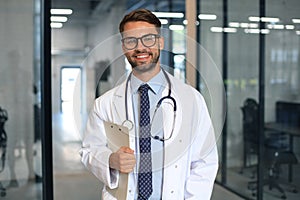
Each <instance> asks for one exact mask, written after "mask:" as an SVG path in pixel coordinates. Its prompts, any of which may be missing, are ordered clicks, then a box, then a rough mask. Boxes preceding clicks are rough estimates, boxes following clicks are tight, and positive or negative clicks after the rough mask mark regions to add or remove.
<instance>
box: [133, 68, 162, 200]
mask: <svg viewBox="0 0 300 200" xmlns="http://www.w3.org/2000/svg"><path fill="white" fill-rule="evenodd" d="M142 84H145V82H143V81H141V80H139V79H138V78H137V77H135V76H134V75H133V74H132V76H131V80H130V87H131V91H132V93H131V95H132V103H133V111H134V122H135V123H134V124H135V125H136V126H135V129H136V144H135V145H136V151H137V152H136V153H137V155H139V152H138V151H139V142H138V141H139V139H138V138H139V134H138V133H139V115H140V112H139V108H140V105H139V104H140V101H139V98H140V95H139V92H138V88H139V87H140V86H141V85H142ZM147 84H148V85H149V86H150V88H151V89H150V90H149V91H148V95H149V101H150V120H151V121H152V120H153V119H152V117H153V113H154V110H155V107H156V104H157V102H158V101H159V99H160V98H161V97H162V92H163V90H164V88H165V87H167V81H166V78H165V76H164V74H163V72H162V70H160V72H159V73H158V74H157V75H156V76H155V77H153V78H152V79H151V80H150V81H148V82H147ZM156 116H158V114H156ZM156 116H155V118H156ZM154 122H155V121H154ZM155 125H156V126H157V123H154V124H153V126H152V127H151V131H152V132H151V134H152V136H156V135H159V136H162V135H163V129H162V128H163V126H162V124H161V127H154V126H155ZM159 126H160V125H159ZM163 147H164V143H163V142H161V141H159V140H154V139H151V152H152V188H153V192H152V195H151V197H150V198H149V199H151V200H154V199H155V200H157V199H161V194H162V184H163V164H164V163H163V155H164V152H163V151H164V148H163ZM136 161H137V169H138V163H139V158H138V157H136ZM137 172H138V170H137ZM137 180H138V173H136V174H135V181H134V182H135V185H136V186H137V185H138V184H137ZM137 195H138V194H137V187H136V192H135V199H136V198H137Z"/></svg>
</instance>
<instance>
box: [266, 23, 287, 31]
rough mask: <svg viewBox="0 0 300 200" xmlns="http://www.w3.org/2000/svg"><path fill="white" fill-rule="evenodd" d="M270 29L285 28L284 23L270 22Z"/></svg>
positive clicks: (268, 26)
mask: <svg viewBox="0 0 300 200" xmlns="http://www.w3.org/2000/svg"><path fill="white" fill-rule="evenodd" d="M267 28H268V29H280V30H282V29H284V25H283V24H268V25H267Z"/></svg>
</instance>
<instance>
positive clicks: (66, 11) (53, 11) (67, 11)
mask: <svg viewBox="0 0 300 200" xmlns="http://www.w3.org/2000/svg"><path fill="white" fill-rule="evenodd" d="M50 13H51V14H52V15H71V14H72V13H73V10H72V9H51V10H50Z"/></svg>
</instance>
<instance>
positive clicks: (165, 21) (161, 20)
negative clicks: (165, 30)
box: [159, 19, 169, 24]
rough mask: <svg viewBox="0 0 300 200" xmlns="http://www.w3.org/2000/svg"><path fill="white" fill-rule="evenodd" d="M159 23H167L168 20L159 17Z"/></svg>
mask: <svg viewBox="0 0 300 200" xmlns="http://www.w3.org/2000/svg"><path fill="white" fill-rule="evenodd" d="M159 21H160V23H161V24H168V23H169V21H168V20H167V19H159Z"/></svg>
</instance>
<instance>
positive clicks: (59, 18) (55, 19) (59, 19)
mask: <svg viewBox="0 0 300 200" xmlns="http://www.w3.org/2000/svg"><path fill="white" fill-rule="evenodd" d="M50 20H51V22H66V21H68V18H67V17H64V16H51V17H50Z"/></svg>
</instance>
